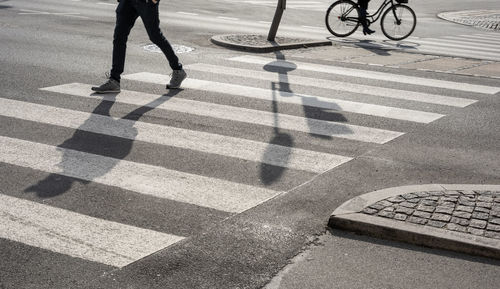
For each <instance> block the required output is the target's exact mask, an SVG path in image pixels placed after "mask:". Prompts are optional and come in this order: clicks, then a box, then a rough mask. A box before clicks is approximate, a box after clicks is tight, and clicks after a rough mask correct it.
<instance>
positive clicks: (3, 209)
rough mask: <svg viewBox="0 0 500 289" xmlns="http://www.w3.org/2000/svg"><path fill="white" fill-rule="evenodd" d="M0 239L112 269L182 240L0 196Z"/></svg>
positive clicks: (177, 237) (179, 237)
mask: <svg viewBox="0 0 500 289" xmlns="http://www.w3.org/2000/svg"><path fill="white" fill-rule="evenodd" d="M0 140H3V138H0ZM3 144H4V143H3V142H2V145H3ZM2 151H3V150H2ZM30 157H31V156H30ZM0 238H4V239H8V240H12V241H16V242H21V243H24V244H27V245H30V246H34V247H39V248H43V249H48V250H51V251H54V252H57V253H60V254H66V255H69V256H72V257H77V258H81V259H86V260H90V261H95V262H99V263H102V264H107V265H111V266H115V267H123V266H126V265H128V264H130V263H132V262H134V261H136V260H138V259H140V258H142V257H145V256H147V255H149V254H152V253H154V252H156V251H158V250H161V249H162V248H164V247H166V246H169V245H171V244H174V243H176V242H178V241H180V240H182V239H184V238H183V237H181V236H174V235H169V234H165V233H160V232H155V231H151V230H146V229H142V228H137V227H133V226H128V225H125V224H119V223H116V222H110V221H105V220H101V219H98V218H93V217H89V216H86V215H82V214H78V213H74V212H71V211H68V210H63V209H59V208H54V207H51V206H48V205H43V204H39V203H36V202H31V201H27V200H22V199H18V198H14V197H9V196H5V195H2V194H0ZM144 240H147V242H144Z"/></svg>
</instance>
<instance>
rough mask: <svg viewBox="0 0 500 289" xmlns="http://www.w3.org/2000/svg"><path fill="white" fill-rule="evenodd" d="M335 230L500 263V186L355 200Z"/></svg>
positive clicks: (433, 188)
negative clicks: (463, 254)
mask: <svg viewBox="0 0 500 289" xmlns="http://www.w3.org/2000/svg"><path fill="white" fill-rule="evenodd" d="M328 224H329V226H330V227H331V228H337V229H344V230H348V231H354V232H357V233H361V234H365V235H370V236H373V237H378V238H383V239H390V240H396V241H403V242H408V243H412V244H416V245H423V246H427V247H431V248H440V249H447V250H452V251H457V252H463V253H468V254H472V255H479V256H485V257H491V258H496V259H500V185H438V184H430V185H419V186H405V187H396V188H389V189H384V190H379V191H374V192H371V193H367V194H364V195H361V196H358V197H355V198H353V199H351V200H349V201H347V202H345V203H344V204H342V205H341V206H340V207H339V208H337V209H336V210H335V211H334V212H333V214H332V215H331V217H330V220H329V223H328Z"/></svg>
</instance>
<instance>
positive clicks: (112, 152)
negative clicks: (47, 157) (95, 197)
mask: <svg viewBox="0 0 500 289" xmlns="http://www.w3.org/2000/svg"><path fill="white" fill-rule="evenodd" d="M178 93H179V91H178V90H175V91H170V92H169V93H168V94H164V95H162V96H161V97H160V98H158V99H156V100H154V101H152V102H150V103H148V104H146V105H144V106H142V107H139V108H137V109H135V110H134V111H132V112H130V113H128V114H127V115H126V116H124V117H123V118H121V119H114V118H112V117H111V114H110V110H111V107H112V106H113V104H114V103H115V100H116V96H117V94H106V95H101V96H106V97H107V98H106V100H103V101H101V103H100V104H99V105H98V106H97V107H96V108H95V109H94V110H93V111H92V113H91V115H90V118H89V119H87V120H86V121H85V122H84V123H83V124H82V125H81V126H80V127H79V128H78V129H77V130H76V131H75V133H74V134H73V136H72V137H71V138H70V139H67V140H66V141H64V142H63V143H62V144H60V145H58V146H57V147H58V148H63V149H64V150H62V151H63V155H62V160H61V162H60V163H59V164H58V167H59V168H60V170H61V172H60V173H52V174H50V175H49V176H47V177H46V178H45V179H43V180H40V181H39V182H38V183H37V184H35V185H32V186H30V187H29V188H27V189H25V190H24V191H25V192H26V193H29V192H34V193H36V194H37V195H38V196H39V197H41V198H51V197H55V196H58V195H61V194H64V193H65V192H67V191H68V190H70V189H71V187H72V185H73V183H76V182H79V183H82V184H88V183H90V182H91V181H92V180H95V179H97V178H99V177H102V176H104V175H106V174H107V173H108V172H109V171H111V170H112V169H113V168H114V167H115V166H116V165H117V164H118V163H119V162H120V161H121V160H123V159H124V158H125V157H126V156H127V155H128V154H129V153H130V151H131V149H132V145H133V143H134V140H135V138H136V136H137V129H136V128H135V127H134V124H135V122H136V121H138V120H139V119H140V118H141V117H142V116H143V115H144V114H145V113H147V112H149V111H151V110H153V109H155V108H156V107H158V106H159V105H160V104H162V103H164V102H165V101H168V100H169V99H170V98H171V97H173V96H174V95H176V94H178ZM102 116H108V117H109V119H108V120H109V122H108V123H106V126H108V127H107V129H112V130H115V131H120V132H121V134H122V135H125V136H126V138H121V137H110V136H103V135H100V134H95V133H89V131H95V130H96V126H102V125H103V124H102ZM97 130H98V127H97ZM81 151H85V152H86V153H91V154H96V155H103V152H105V156H106V157H105V158H102V157H99V158H97V157H95V158H89V157H88V155H86V156H84V153H82V152H81ZM78 176H80V177H82V176H83V177H84V179H81V178H78Z"/></svg>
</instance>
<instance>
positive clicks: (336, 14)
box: [325, 0, 417, 40]
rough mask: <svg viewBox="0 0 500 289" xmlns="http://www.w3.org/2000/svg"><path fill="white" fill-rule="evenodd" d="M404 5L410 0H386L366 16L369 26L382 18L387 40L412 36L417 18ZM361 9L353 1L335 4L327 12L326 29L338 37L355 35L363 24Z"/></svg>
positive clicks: (381, 24) (381, 22) (342, 1)
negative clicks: (361, 21) (360, 17)
mask: <svg viewBox="0 0 500 289" xmlns="http://www.w3.org/2000/svg"><path fill="white" fill-rule="evenodd" d="M394 2H397V4H396V3H394ZM402 3H408V0H384V2H383V3H382V4H381V5H380V7H379V8H378V10H377V11H376V12H375V13H373V14H367V15H366V21H367V22H368V25H370V24H372V23H374V22H376V21H377V20H378V19H379V18H380V16H382V19H381V20H380V26H381V28H382V33H384V35H385V36H386V37H387V38H389V39H391V40H403V39H405V38H406V37H408V36H410V34H412V33H413V30H415V26H416V25H417V17H416V16H415V12H414V11H413V10H412V9H411V8H410V7H409V6H407V5H404V4H402ZM387 7H388V8H387ZM386 8H387V9H386ZM359 9H360V7H359V5H358V4H357V3H354V2H353V1H351V0H339V1H336V2H334V3H333V4H332V5H330V7H328V10H327V11H326V17H325V23H326V28H328V31H330V33H332V34H333V35H335V36H337V37H347V36H349V35H351V34H353V33H354V31H356V29H358V27H359V25H360V24H361V23H360V19H359V14H360V11H359Z"/></svg>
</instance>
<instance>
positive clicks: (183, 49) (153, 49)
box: [144, 44, 194, 54]
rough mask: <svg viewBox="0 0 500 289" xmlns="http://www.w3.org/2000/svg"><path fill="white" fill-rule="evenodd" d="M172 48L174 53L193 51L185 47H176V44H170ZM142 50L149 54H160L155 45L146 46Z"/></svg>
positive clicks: (191, 48)
mask: <svg viewBox="0 0 500 289" xmlns="http://www.w3.org/2000/svg"><path fill="white" fill-rule="evenodd" d="M172 48H173V49H174V51H175V53H179V54H181V53H188V52H191V51H193V50H194V48H193V47H189V46H185V45H177V44H172ZM144 50H146V51H149V52H156V53H162V51H161V49H160V48H159V47H158V46H156V45H155V44H148V45H146V46H144Z"/></svg>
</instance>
